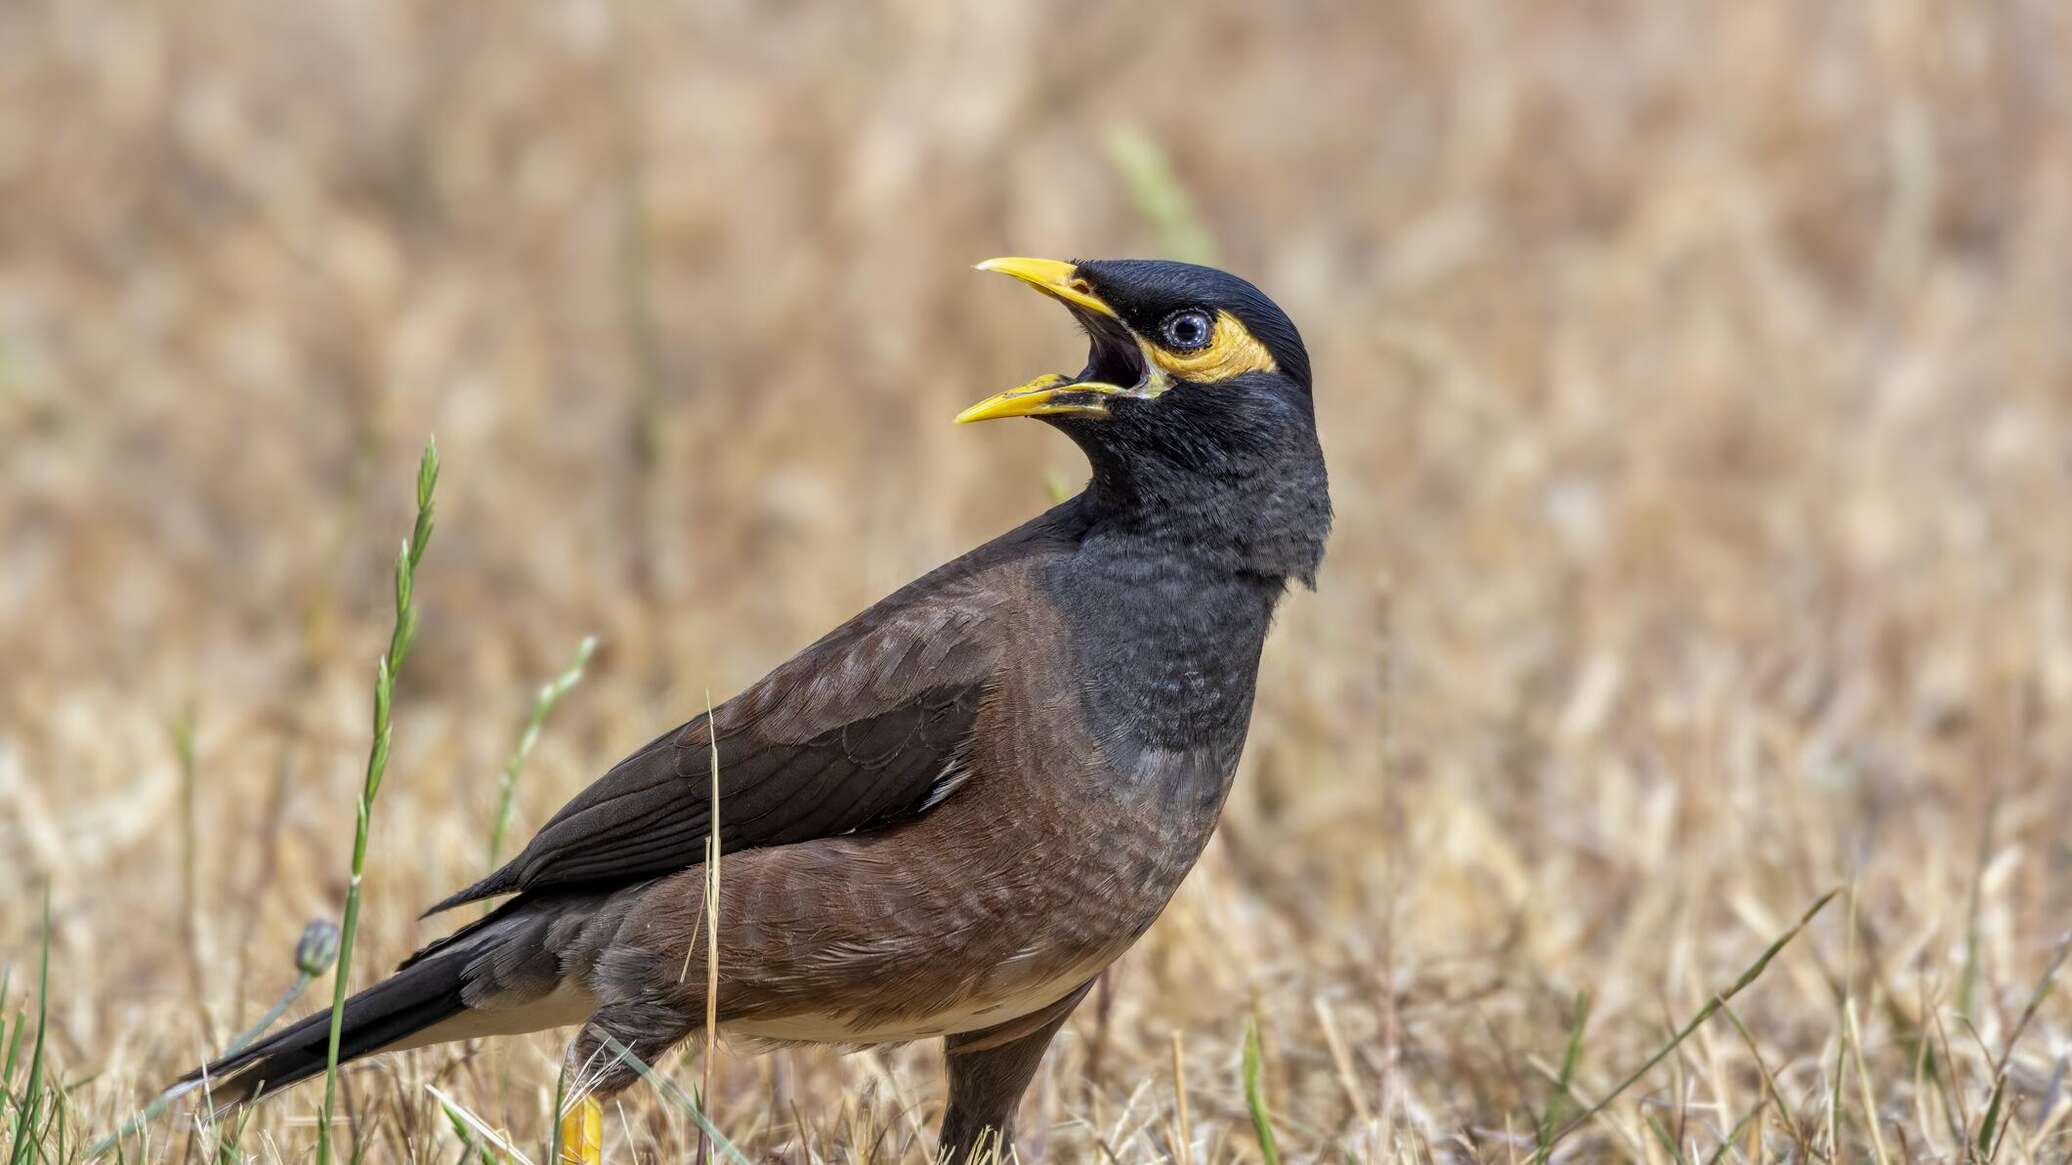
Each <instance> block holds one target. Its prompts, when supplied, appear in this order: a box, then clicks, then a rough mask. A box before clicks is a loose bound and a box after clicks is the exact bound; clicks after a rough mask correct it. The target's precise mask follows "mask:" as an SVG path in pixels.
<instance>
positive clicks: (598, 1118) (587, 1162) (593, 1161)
mask: <svg viewBox="0 0 2072 1165" xmlns="http://www.w3.org/2000/svg"><path fill="white" fill-rule="evenodd" d="M603 1160H604V1106H603V1105H601V1104H599V1103H597V1098H596V1097H594V1096H585V1097H584V1098H582V1099H581V1100H578V1101H576V1102H575V1104H574V1105H573V1106H572V1107H571V1108H570V1109H569V1110H568V1114H567V1115H566V1116H563V1117H562V1118H561V1161H560V1163H559V1165H599V1163H600V1162H602V1161H603Z"/></svg>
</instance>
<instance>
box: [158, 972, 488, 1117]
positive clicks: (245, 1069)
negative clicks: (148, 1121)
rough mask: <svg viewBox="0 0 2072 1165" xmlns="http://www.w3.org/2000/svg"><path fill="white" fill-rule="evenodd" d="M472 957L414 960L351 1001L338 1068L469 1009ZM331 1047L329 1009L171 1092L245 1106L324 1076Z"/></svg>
mask: <svg viewBox="0 0 2072 1165" xmlns="http://www.w3.org/2000/svg"><path fill="white" fill-rule="evenodd" d="M469 954H470V952H469V951H468V950H467V949H466V948H465V947H458V948H456V947H451V946H449V947H446V948H445V949H444V950H442V951H441V952H439V953H438V954H437V955H435V956H433V957H429V958H420V959H413V960H412V961H411V962H409V963H406V964H404V966H403V967H402V968H401V969H399V970H398V971H397V972H396V973H395V974H394V975H392V976H390V977H389V978H387V979H384V980H382V981H381V982H379V983H376V984H375V985H374V986H372V987H369V988H367V989H366V990H365V991H362V992H360V993H359V994H357V995H354V996H353V997H352V998H350V999H348V1000H346V1001H345V1024H344V1028H343V1030H342V1031H341V1032H340V1034H339V1042H338V1062H339V1063H341V1064H343V1063H345V1062H346V1061H348V1060H354V1059H358V1058H359V1057H361V1056H365V1055H370V1054H372V1053H374V1052H378V1051H380V1050H381V1049H383V1048H385V1047H388V1046H389V1045H391V1044H394V1043H396V1042H397V1041H399V1040H402V1039H404V1038H406V1037H408V1036H410V1035H413V1034H415V1033H417V1032H419V1031H422V1030H424V1029H425V1028H428V1027H430V1026H432V1025H433V1024H435V1023H438V1022H440V1021H441V1020H445V1019H450V1018H452V1017H453V1016H456V1015H459V1014H460V1013H461V1012H463V1011H465V1010H467V1004H466V1002H465V1001H464V1000H463V999H462V996H461V986H462V975H463V972H464V971H465V969H466V967H467V964H468V956H469ZM330 1042H331V1011H330V1009H329V1008H326V1009H324V1010H323V1011H319V1012H317V1013H316V1014H314V1015H311V1016H307V1017H305V1018H304V1019H302V1020H300V1021H298V1022H297V1023H295V1024H293V1025H292V1026H290V1027H287V1028H284V1029H282V1030H281V1031H278V1032H276V1033H274V1034H273V1035H271V1036H268V1037H266V1038H265V1039H262V1040H259V1041H258V1042H256V1043H254V1044H253V1045H252V1046H251V1047H249V1048H246V1049H244V1050H243V1051H240V1052H234V1053H232V1054H230V1055H227V1056H224V1057H223V1058H222V1059H219V1060H217V1061H215V1062H214V1063H212V1064H209V1065H207V1066H205V1067H201V1068H197V1069H195V1070H194V1071H192V1072H189V1073H188V1074H187V1075H185V1076H183V1077H181V1078H180V1079H179V1080H178V1081H176V1082H175V1083H174V1084H173V1086H172V1088H171V1089H170V1090H169V1091H170V1092H174V1093H180V1092H191V1091H194V1090H196V1089H202V1088H205V1089H206V1090H207V1092H208V1096H209V1102H210V1104H211V1106H212V1107H215V1108H219V1109H220V1108H227V1107H230V1106H233V1105H238V1104H243V1103H245V1102H246V1101H249V1100H251V1099H253V1098H254V1097H256V1096H258V1095H259V1094H260V1093H261V1091H262V1090H263V1091H264V1093H265V1094H266V1095H268V1096H271V1095H273V1094H275V1093H277V1092H280V1091H281V1090H283V1089H285V1088H287V1087H288V1086H289V1085H292V1084H296V1083H299V1082H300V1081H303V1080H307V1079H309V1078H310V1077H312V1076H319V1075H322V1074H323V1071H324V1065H325V1062H326V1061H327V1059H328V1058H329V1052H330Z"/></svg>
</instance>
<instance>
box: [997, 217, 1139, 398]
mask: <svg viewBox="0 0 2072 1165" xmlns="http://www.w3.org/2000/svg"><path fill="white" fill-rule="evenodd" d="M978 269H979V270H980V271H998V272H1000V273H1001V274H1003V275H1012V276H1014V277H1015V278H1016V279H1019V280H1021V281H1022V282H1023V283H1026V284H1028V285H1029V286H1030V287H1033V288H1035V289H1036V290H1038V291H1040V292H1042V293H1043V294H1045V295H1047V296H1049V297H1051V298H1052V299H1055V300H1057V301H1058V302H1060V303H1062V304H1064V305H1065V307H1066V308H1067V310H1069V311H1071V313H1072V315H1073V317H1074V318H1075V319H1077V320H1078V321H1079V324H1080V326H1081V327H1083V328H1085V329H1086V332H1087V335H1088V336H1089V337H1090V338H1091V339H1092V341H1093V352H1092V354H1091V355H1090V356H1089V357H1088V360H1087V366H1086V369H1085V370H1084V371H1082V372H1081V373H1080V374H1079V375H1078V376H1063V375H1060V374H1058V373H1055V372H1048V373H1045V374H1044V375H1042V376H1039V377H1037V378H1036V379H1034V380H1032V381H1030V382H1028V383H1027V384H1024V385H1021V386H1019V387H1016V388H1010V389H1008V390H1007V391H1006V392H1003V393H998V394H996V395H993V396H989V397H987V398H986V399H984V400H982V401H980V402H978V403H977V404H975V405H972V406H971V407H970V408H968V409H965V410H964V411H963V412H961V413H958V414H957V423H958V424H960V425H964V424H969V423H971V422H972V421H997V420H999V419H1001V418H1002V417H1049V416H1058V415H1061V414H1072V413H1076V414H1080V415H1083V416H1099V417H1105V416H1107V415H1108V398H1110V397H1116V396H1152V395H1156V392H1155V389H1154V388H1153V387H1152V385H1151V384H1150V375H1149V372H1148V370H1149V368H1150V367H1151V365H1150V362H1149V361H1148V360H1146V359H1145V358H1144V353H1143V349H1142V347H1141V346H1140V345H1139V344H1138V341H1137V337H1136V335H1135V334H1134V333H1132V332H1131V331H1130V330H1129V328H1128V327H1126V326H1124V324H1123V322H1122V319H1121V317H1119V316H1117V315H1116V314H1115V309H1114V308H1112V307H1110V306H1108V304H1107V303H1105V302H1104V301H1102V299H1101V297H1100V296H1098V295H1096V294H1094V290H1093V287H1092V286H1091V285H1090V284H1088V283H1087V281H1086V280H1085V279H1082V278H1080V276H1079V272H1078V269H1077V268H1076V267H1074V266H1073V265H1072V264H1070V263H1066V262H1062V261H1060V260H1057V259H1012V258H1010V259H988V260H986V261H985V262H983V263H980V264H979V265H978Z"/></svg>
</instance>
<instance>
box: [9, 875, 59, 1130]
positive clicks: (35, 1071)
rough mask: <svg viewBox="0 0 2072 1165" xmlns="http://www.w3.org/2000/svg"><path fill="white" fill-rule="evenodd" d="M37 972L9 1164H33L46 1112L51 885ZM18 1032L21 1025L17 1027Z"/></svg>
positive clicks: (45, 904) (46, 897)
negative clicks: (31, 1034)
mask: <svg viewBox="0 0 2072 1165" xmlns="http://www.w3.org/2000/svg"><path fill="white" fill-rule="evenodd" d="M39 963H40V969H39V970H38V971H37V974H36V1043H35V1045H34V1046H33V1047H32V1048H31V1049H30V1050H29V1080H28V1084H27V1085H26V1086H25V1087H24V1088H23V1089H22V1099H21V1101H20V1102H19V1103H18V1104H16V1106H15V1116H14V1142H13V1144H12V1145H11V1146H9V1148H8V1152H7V1160H8V1162H9V1165H30V1162H31V1161H33V1160H34V1159H35V1155H36V1122H37V1121H38V1120H39V1119H40V1118H41V1116H42V1112H43V1037H44V1032H45V1030H46V1029H47V1028H48V1027H49V1019H50V887H49V886H45V887H44V888H43V949H42V953H41V956H40V959H39ZM16 1031H17V1033H19V1031H20V1029H19V1028H17V1029H16Z"/></svg>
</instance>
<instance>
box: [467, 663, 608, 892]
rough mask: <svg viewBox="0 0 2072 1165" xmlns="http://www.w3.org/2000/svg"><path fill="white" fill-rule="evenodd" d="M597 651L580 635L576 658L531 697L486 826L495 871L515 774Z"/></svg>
mask: <svg viewBox="0 0 2072 1165" xmlns="http://www.w3.org/2000/svg"><path fill="white" fill-rule="evenodd" d="M596 650H597V637H596V636H595V635H585V636H583V641H582V642H581V643H579V644H577V645H576V654H575V658H573V659H571V660H569V663H568V666H567V667H565V668H563V669H562V671H561V674H560V675H558V676H555V677H554V678H553V679H551V680H548V681H547V682H546V683H544V684H541V685H540V690H539V692H538V693H537V694H535V695H534V697H533V701H532V712H531V714H530V715H528V716H527V717H526V719H525V727H524V728H523V729H521V730H520V731H519V733H518V743H517V745H516V746H515V747H514V748H512V749H511V759H510V760H508V761H506V762H505V763H504V772H503V776H502V778H501V779H500V780H499V781H498V790H497V802H496V816H495V817H494V818H492V819H491V821H490V826H489V868H490V869H491V870H494V869H496V866H497V862H498V861H499V860H500V859H501V858H502V857H503V850H504V834H505V833H507V832H509V830H510V828H511V810H512V807H513V805H514V804H515V802H516V800H517V796H518V773H519V770H521V769H523V768H524V767H525V761H526V759H527V758H528V757H530V756H531V755H532V749H533V746H534V745H536V744H538V743H539V739H540V729H541V728H542V727H543V726H545V724H546V723H547V714H548V713H549V712H552V711H553V710H554V705H555V704H557V703H559V702H560V700H561V697H563V696H565V695H567V694H568V691H569V689H570V688H573V687H575V686H576V684H577V683H578V682H580V681H581V680H582V678H583V669H584V668H585V667H587V666H588V665H589V663H590V656H591V654H592V653H594V652H595V651H596Z"/></svg>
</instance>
